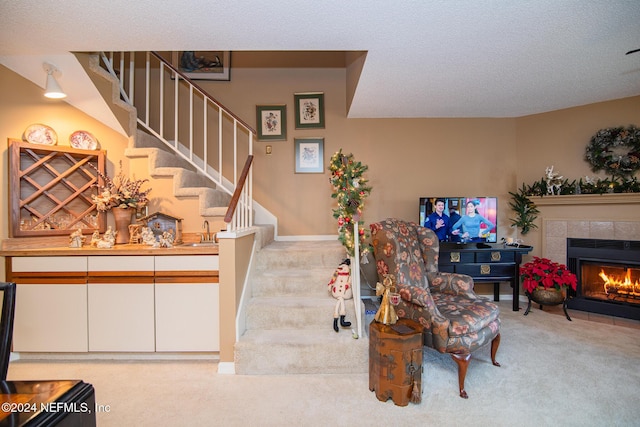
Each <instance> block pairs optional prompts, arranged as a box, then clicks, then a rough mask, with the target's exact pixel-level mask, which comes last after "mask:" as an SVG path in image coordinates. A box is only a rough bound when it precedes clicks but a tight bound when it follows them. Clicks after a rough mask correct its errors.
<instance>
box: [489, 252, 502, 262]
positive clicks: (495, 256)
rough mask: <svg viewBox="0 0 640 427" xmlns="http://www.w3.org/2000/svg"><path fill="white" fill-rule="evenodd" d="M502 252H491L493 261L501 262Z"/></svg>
mask: <svg viewBox="0 0 640 427" xmlns="http://www.w3.org/2000/svg"><path fill="white" fill-rule="evenodd" d="M500 255H501V254H500V252H491V261H500Z"/></svg>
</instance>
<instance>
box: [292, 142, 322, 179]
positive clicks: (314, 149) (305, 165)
mask: <svg viewBox="0 0 640 427" xmlns="http://www.w3.org/2000/svg"><path fill="white" fill-rule="evenodd" d="M294 143H295V156H296V159H295V172H296V173H323V172H324V138H296V139H295V140H294Z"/></svg>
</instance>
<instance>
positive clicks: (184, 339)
mask: <svg viewBox="0 0 640 427" xmlns="http://www.w3.org/2000/svg"><path fill="white" fill-rule="evenodd" d="M155 269H156V273H155V281H156V351H220V314H219V313H220V303H219V284H218V269H219V258H218V255H176V256H173V255H170V256H157V257H156V259H155Z"/></svg>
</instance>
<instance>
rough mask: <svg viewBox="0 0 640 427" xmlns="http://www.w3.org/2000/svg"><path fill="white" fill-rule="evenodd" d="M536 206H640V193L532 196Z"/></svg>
mask: <svg viewBox="0 0 640 427" xmlns="http://www.w3.org/2000/svg"><path fill="white" fill-rule="evenodd" d="M529 199H531V201H532V202H533V203H535V204H536V206H555V205H602V204H608V205H620V204H633V203H637V204H640V193H606V194H571V195H558V196H531V197H529Z"/></svg>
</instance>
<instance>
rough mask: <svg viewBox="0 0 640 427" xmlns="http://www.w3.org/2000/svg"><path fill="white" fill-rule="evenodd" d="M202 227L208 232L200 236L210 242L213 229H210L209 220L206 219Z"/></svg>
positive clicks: (202, 239) (204, 240)
mask: <svg viewBox="0 0 640 427" xmlns="http://www.w3.org/2000/svg"><path fill="white" fill-rule="evenodd" d="M202 228H204V229H206V230H207V232H206V233H203V235H202V237H201V238H200V240H201V241H203V242H210V241H211V231H210V230H209V221H207V220H206V219H205V220H204V223H203V224H202Z"/></svg>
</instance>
